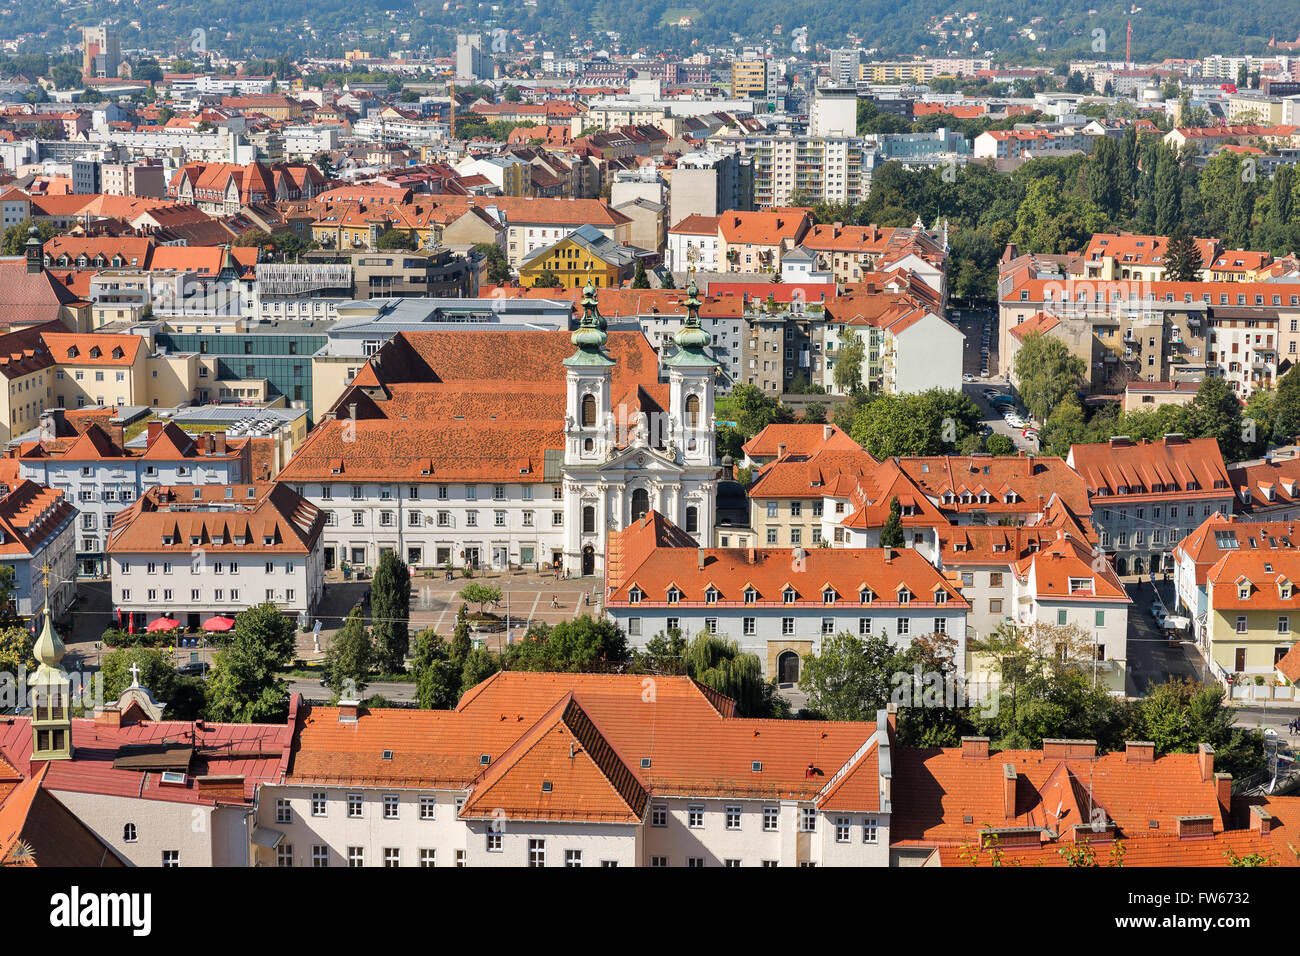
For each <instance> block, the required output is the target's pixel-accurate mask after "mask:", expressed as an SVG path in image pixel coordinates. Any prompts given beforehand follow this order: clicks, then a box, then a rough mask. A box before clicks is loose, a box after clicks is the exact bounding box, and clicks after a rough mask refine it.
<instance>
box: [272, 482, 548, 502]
mask: <svg viewBox="0 0 1300 956" xmlns="http://www.w3.org/2000/svg"><path fill="white" fill-rule="evenodd" d="M366 487H367V486H366V485H352V486H351V487H350V493H351V496H352V500H353V501H363V500H365V498H366V497H367V495H366ZM421 487H422V486H420V485H407V486H406V497H407V498H408V499H409V500H411V501H418V500H420V498H421V497H422V496H421V494H420V489H421ZM485 487H486V486H485ZM533 487H534V486H533V485H530V484H526V485H522V486H520V495H521V497H522V499H523V500H524V501H532V500H533ZM433 488H434V496H435V497H436V498H437V499H438V500H439V501H450V500H451V485H434V486H433ZM463 488H464V494H463V495H461V497H462V498H463V499H464V500H465V501H478V500H479V497H480V496H479V493H478V491H479V486H478V485H464V486H463ZM491 488H492V491H491V493H490V494H487V493H485V494H484V495H483V496H482V498H483V500H488V498H489V497H490V498H491V500H492V501H505V500H507V491H506V486H505V485H492V486H491ZM295 490H296V491H297V492H298V494H300V495H303V496H304V497H305V496H306V495H307V486H306V485H297V486H296V487H295ZM378 490H379V500H380V501H389V500H391V499H393V498H395V497H396V494H395V493H394V486H393V485H380V486H378ZM320 499H321V500H322V501H332V500H334V486H333V485H321V486H320ZM551 500H552V501H562V500H564V489H563V488H562V487H560V486H559V485H552V486H551Z"/></svg>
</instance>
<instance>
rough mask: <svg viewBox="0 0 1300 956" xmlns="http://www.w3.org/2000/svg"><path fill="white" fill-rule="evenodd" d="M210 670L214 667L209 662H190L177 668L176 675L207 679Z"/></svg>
mask: <svg viewBox="0 0 1300 956" xmlns="http://www.w3.org/2000/svg"><path fill="white" fill-rule="evenodd" d="M210 670H212V665H211V664H209V663H208V662H207V661H190V662H189V663H188V664H182V665H181V666H180V667H178V668H176V673H177V674H180V675H181V676H182V677H207V676H208V671H210Z"/></svg>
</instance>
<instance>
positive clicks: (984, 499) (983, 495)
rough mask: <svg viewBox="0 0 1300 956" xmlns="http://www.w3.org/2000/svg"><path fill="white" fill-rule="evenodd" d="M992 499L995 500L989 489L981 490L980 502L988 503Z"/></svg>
mask: <svg viewBox="0 0 1300 956" xmlns="http://www.w3.org/2000/svg"><path fill="white" fill-rule="evenodd" d="M992 500H993V498H992V496H991V495H990V494H989V493H988V492H987V491H981V492H980V504H982V505H986V504H988V503H989V502H990V501H992Z"/></svg>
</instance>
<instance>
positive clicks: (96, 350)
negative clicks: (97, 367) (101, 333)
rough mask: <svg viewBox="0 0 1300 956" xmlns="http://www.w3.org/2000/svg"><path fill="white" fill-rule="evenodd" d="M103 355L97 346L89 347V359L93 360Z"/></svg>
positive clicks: (102, 351)
mask: <svg viewBox="0 0 1300 956" xmlns="http://www.w3.org/2000/svg"><path fill="white" fill-rule="evenodd" d="M103 354H104V350H103V349H101V348H100V347H99V346H98V345H92V346H91V347H90V357H91V358H93V359H97V358H99V357H100V356H101V355H103Z"/></svg>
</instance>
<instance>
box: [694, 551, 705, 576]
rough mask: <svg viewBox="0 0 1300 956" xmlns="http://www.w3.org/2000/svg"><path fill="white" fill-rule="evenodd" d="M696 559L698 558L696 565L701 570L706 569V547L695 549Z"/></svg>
mask: <svg viewBox="0 0 1300 956" xmlns="http://www.w3.org/2000/svg"><path fill="white" fill-rule="evenodd" d="M695 560H696V565H695V566H696V568H697V569H698V570H700V571H703V570H704V549H703V548H696V549H695Z"/></svg>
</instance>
